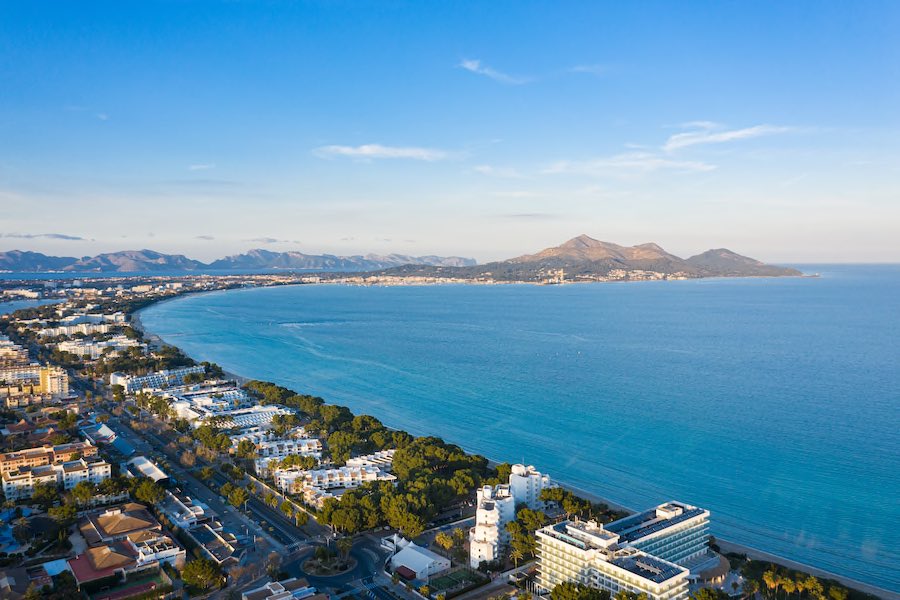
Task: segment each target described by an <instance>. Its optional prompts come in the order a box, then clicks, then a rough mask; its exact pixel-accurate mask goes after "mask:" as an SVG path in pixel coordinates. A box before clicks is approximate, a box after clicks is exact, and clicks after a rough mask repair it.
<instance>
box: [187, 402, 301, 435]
mask: <svg viewBox="0 0 900 600" xmlns="http://www.w3.org/2000/svg"><path fill="white" fill-rule="evenodd" d="M172 406H173V407H174V408H175V410H176V413H178V414H179V416H181V414H182V412H180V411H179V407H178V406H176V405H174V404H173V405H172ZM183 414H184V415H185V416H184V417H183V418H185V419H187V420H188V421H190V422H191V425H193V426H194V427H195V428H196V427H200V426H201V425H203V423H204V422H206V421H208V420H211V419H216V420H218V421H219V425H220V426H221V427H223V428H226V429H231V428H238V429H244V428H249V427H268V426H270V425H271V424H272V418H273V417H275V415H289V414H293V411H291V410H288V409H286V408H284V407H282V406H274V405H271V404H270V405H265V406H263V405H255V406H250V407H247V408H237V409H234V410H221V411H208V412H206V411H201V410H200V409H198V408H197V407H192V408H191V409H189V410H186V411H183ZM193 414H197V415H198V416H196V417H193V418H191V415H193Z"/></svg>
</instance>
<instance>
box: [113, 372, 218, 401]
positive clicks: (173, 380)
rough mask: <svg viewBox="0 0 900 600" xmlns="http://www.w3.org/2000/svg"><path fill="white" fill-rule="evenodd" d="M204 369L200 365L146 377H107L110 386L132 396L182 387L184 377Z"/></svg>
mask: <svg viewBox="0 0 900 600" xmlns="http://www.w3.org/2000/svg"><path fill="white" fill-rule="evenodd" d="M205 372H206V369H204V368H203V366H202V365H196V366H193V367H185V368H183V369H171V370H166V369H164V370H162V371H157V372H155V373H150V374H148V375H140V376H138V375H124V374H122V373H113V374H111V375H110V376H109V383H110V385H121V386H122V387H123V388H125V393H126V394H134V393H136V392H140V391H141V390H144V389H151V390H159V389H165V388H169V387H175V386H179V385H184V376H185V375H189V374H191V373H198V374H202V373H205Z"/></svg>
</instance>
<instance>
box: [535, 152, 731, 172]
mask: <svg viewBox="0 0 900 600" xmlns="http://www.w3.org/2000/svg"><path fill="white" fill-rule="evenodd" d="M715 168H716V166H715V165H711V164H709V163H705V162H701V161H695V160H675V159H671V158H668V157H665V156H660V155H658V154H654V153H652V152H624V153H622V154H616V155H614V156H609V157H604V158H595V159H590V160H582V161H565V160H564V161H558V162H556V163H553V164H552V165H550V166H549V167H547V168H546V169H544V170H543V172H544V173H547V174H576V175H593V176H598V175H615V174H617V173H618V174H635V173H652V172H654V171H661V170H672V171H684V172H704V171H712V170H714V169H715Z"/></svg>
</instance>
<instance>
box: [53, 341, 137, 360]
mask: <svg viewBox="0 0 900 600" xmlns="http://www.w3.org/2000/svg"><path fill="white" fill-rule="evenodd" d="M56 348H57V349H58V350H59V351H60V352H69V353H71V354H75V355H77V356H81V357H86V358H89V359H91V360H97V359H98V358H100V357H102V356H105V355H107V354H110V353H112V354H114V355H116V354H121V353H122V352H124V351H126V350H128V349H129V348H145V346H144V344H142V343H141V342H138V341H137V340H132V339H130V338H127V337H125V336H124V335H117V336H115V337H113V338H111V339H108V340H103V341H96V340H90V339H85V340H77V339H76V340H66V341H64V342H60V343H58V344H57V345H56Z"/></svg>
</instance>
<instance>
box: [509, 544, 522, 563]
mask: <svg viewBox="0 0 900 600" xmlns="http://www.w3.org/2000/svg"><path fill="white" fill-rule="evenodd" d="M509 557H510V558H511V559H512V561H513V564H514V565H516V568H518V567H519V561H520V560H522V559H523V558H525V557H524V555H523V554H522V551H521V550H519V549H518V548H513V550H512V552H510V553H509Z"/></svg>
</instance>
